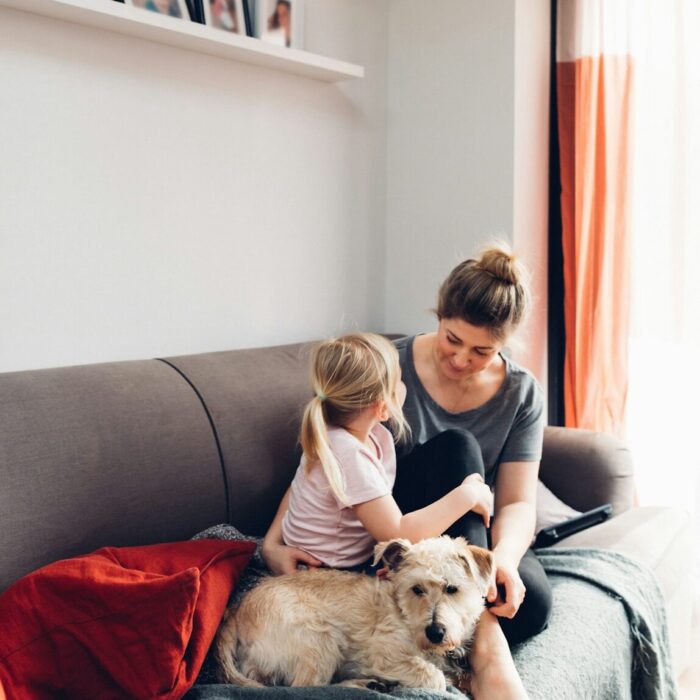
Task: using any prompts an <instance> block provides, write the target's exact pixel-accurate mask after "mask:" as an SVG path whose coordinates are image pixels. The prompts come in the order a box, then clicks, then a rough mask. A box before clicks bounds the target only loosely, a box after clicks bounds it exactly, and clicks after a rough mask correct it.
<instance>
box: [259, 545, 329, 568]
mask: <svg viewBox="0 0 700 700" xmlns="http://www.w3.org/2000/svg"><path fill="white" fill-rule="evenodd" d="M262 556H263V559H264V560H265V563H266V564H267V568H268V569H270V571H271V572H272V573H273V575H275V576H280V575H281V574H293V573H295V572H296V571H297V570H298V568H299V565H300V564H306V566H311V567H317V566H321V563H322V562H320V561H319V560H318V559H316V557H312V556H311V555H310V554H307V553H306V552H304V551H303V550H301V549H297V548H296V547H288V546H287V545H286V544H277V543H275V544H271V543H267V542H265V543H264V544H263V547H262Z"/></svg>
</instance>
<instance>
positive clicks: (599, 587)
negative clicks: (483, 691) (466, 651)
mask: <svg viewBox="0 0 700 700" xmlns="http://www.w3.org/2000/svg"><path fill="white" fill-rule="evenodd" d="M536 553H537V556H538V558H539V559H540V561H541V562H542V564H543V565H544V568H545V570H546V571H547V575H548V577H549V579H550V581H551V583H552V590H553V594H554V609H553V614H552V619H551V621H550V624H549V627H548V628H547V629H546V630H544V632H542V633H541V634H539V635H538V636H537V637H534V638H533V639H530V640H528V641H527V642H524V643H523V644H521V645H519V646H518V647H516V648H515V649H514V650H513V657H514V659H515V663H516V665H517V667H518V671H519V672H520V675H521V677H522V679H523V682H524V683H525V687H526V688H527V689H528V693H529V694H530V697H531V700H539V699H541V700H550V699H551V698H567V699H571V700H579V699H583V698H585V699H586V700H625V699H626V698H631V699H632V700H674V699H675V698H677V694H678V691H677V688H676V683H675V680H674V678H673V673H672V668H671V660H670V650H669V642H668V628H667V623H666V609H665V606H664V602H663V597H662V594H661V591H660V589H659V586H658V583H657V582H656V578H655V577H654V574H653V573H652V572H651V570H649V569H648V568H646V567H644V566H642V565H640V564H638V563H636V562H635V561H633V560H631V559H629V558H628V557H625V556H622V555H621V554H617V553H615V552H610V551H607V550H600V549H542V550H537V552H536Z"/></svg>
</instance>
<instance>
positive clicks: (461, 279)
mask: <svg viewBox="0 0 700 700" xmlns="http://www.w3.org/2000/svg"><path fill="white" fill-rule="evenodd" d="M530 304H531V294H530V288H529V284H528V274H527V271H526V269H525V268H524V267H523V265H522V264H521V263H520V262H519V261H518V260H517V258H516V257H515V255H514V254H513V253H512V252H511V250H510V248H509V247H508V246H507V245H505V244H503V243H498V244H493V245H491V246H489V247H488V248H486V249H485V250H484V251H483V252H482V254H481V257H480V258H479V259H478V260H471V259H470V260H465V261H464V262H461V263H460V264H459V265H457V267H455V268H454V270H452V272H450V274H449V275H448V276H447V279H446V280H445V281H444V282H443V283H442V285H441V287H440V291H439V293H438V305H437V309H436V312H437V316H438V318H440V319H442V318H459V319H462V320H463V321H466V322H467V323H470V324H471V325H473V326H480V327H485V328H488V330H489V331H490V333H491V334H492V335H493V337H494V338H496V339H497V340H504V339H505V338H506V336H508V335H509V334H510V333H511V332H512V331H513V330H515V328H517V326H518V325H519V324H520V322H521V321H522V320H523V319H524V318H525V316H526V315H527V313H528V311H529V309H530Z"/></svg>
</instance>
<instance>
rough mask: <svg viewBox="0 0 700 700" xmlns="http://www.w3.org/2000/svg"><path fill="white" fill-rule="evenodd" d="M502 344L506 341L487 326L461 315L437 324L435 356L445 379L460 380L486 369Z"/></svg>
mask: <svg viewBox="0 0 700 700" xmlns="http://www.w3.org/2000/svg"><path fill="white" fill-rule="evenodd" d="M502 347H503V342H502V341H498V340H496V339H495V338H494V337H493V335H491V332H490V331H489V329H488V328H485V327H484V326H473V325H472V324H471V323H467V322H466V321H463V320H462V319H461V318H443V319H440V325H439V326H438V331H437V339H436V342H435V348H434V358H435V362H436V364H437V367H438V371H439V372H440V374H442V376H443V377H444V378H445V379H450V380H453V381H459V380H461V379H466V378H468V377H471V376H474V375H476V374H478V373H479V372H482V371H483V370H485V369H486V368H487V367H488V366H489V365H490V364H491V363H492V362H493V361H494V360H495V359H496V357H497V356H498V353H499V351H500V350H501V348H502Z"/></svg>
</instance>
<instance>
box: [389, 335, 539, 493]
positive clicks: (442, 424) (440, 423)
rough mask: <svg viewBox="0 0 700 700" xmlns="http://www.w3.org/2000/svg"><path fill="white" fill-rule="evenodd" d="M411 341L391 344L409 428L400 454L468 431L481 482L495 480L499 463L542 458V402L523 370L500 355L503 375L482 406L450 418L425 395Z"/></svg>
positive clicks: (489, 482) (532, 382)
mask: <svg viewBox="0 0 700 700" xmlns="http://www.w3.org/2000/svg"><path fill="white" fill-rule="evenodd" d="M414 338H415V336H410V337H406V338H400V339H399V340H396V341H394V344H395V345H396V348H397V350H398V351H399V360H400V363H401V372H402V375H403V376H402V379H403V381H404V383H405V384H406V389H407V390H408V391H407V395H406V403H405V404H404V407H403V411H404V415H405V416H406V420H407V421H408V424H409V425H410V426H411V436H410V438H409V439H408V443H407V444H405V443H404V444H402V445H401V446H400V447H399V449H400V451H401V452H402V453H405V452H406V451H408V450H410V449H412V448H413V447H415V446H416V445H422V444H423V443H424V442H426V441H427V440H429V439H430V438H432V437H434V436H435V435H437V434H438V433H441V432H443V431H445V430H449V429H450V428H461V429H462V430H468V431H469V432H470V433H472V434H473V435H474V437H475V438H476V439H477V441H478V443H479V445H481V452H482V455H483V457H484V467H485V468H486V483H488V484H489V485H490V486H492V485H493V484H494V482H495V480H496V474H497V472H498V465H499V464H501V463H502V462H539V460H540V459H541V457H542V435H543V431H544V421H543V415H544V398H543V392H542V388H541V387H540V385H539V384H538V382H537V380H536V379H535V378H534V377H533V376H532V374H530V372H528V371H527V370H526V369H524V368H522V367H520V366H518V365H517V364H516V363H515V362H513V361H512V360H511V359H509V358H507V357H506V356H505V355H501V357H503V360H504V361H505V363H506V376H505V379H504V380H503V384H502V385H501V386H500V388H499V389H498V391H497V392H496V394H495V395H494V396H493V397H492V398H490V399H489V400H488V401H487V402H486V403H484V404H482V405H481V406H478V407H477V408H474V409H471V410H469V411H464V412H462V413H450V412H449V411H446V410H445V409H444V408H442V407H441V406H439V405H438V404H437V403H436V402H435V401H434V400H433V398H432V397H431V396H430V394H428V392H427V391H426V389H425V387H424V386H423V384H422V382H421V381H420V379H419V378H418V374H417V373H416V366H415V363H414V360H413V340H414Z"/></svg>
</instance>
